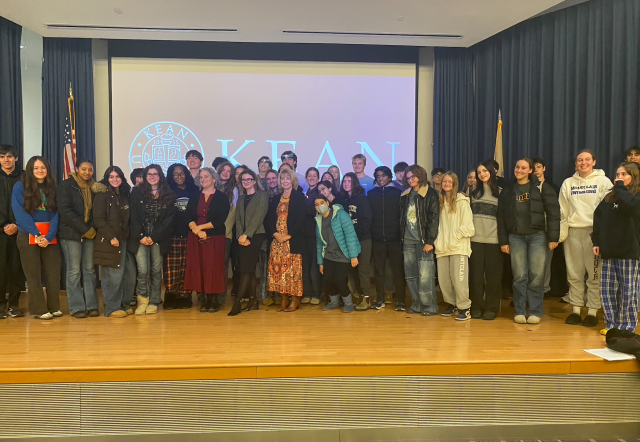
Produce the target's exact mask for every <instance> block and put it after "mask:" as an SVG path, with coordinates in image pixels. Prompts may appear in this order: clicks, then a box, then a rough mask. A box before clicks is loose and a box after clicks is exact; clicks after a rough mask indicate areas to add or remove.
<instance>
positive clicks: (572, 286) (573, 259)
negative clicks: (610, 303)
mask: <svg viewBox="0 0 640 442" xmlns="http://www.w3.org/2000/svg"><path fill="white" fill-rule="evenodd" d="M591 232H593V227H579V228H577V227H569V235H568V236H567V239H566V241H565V243H564V256H565V261H566V263H567V281H568V282H569V302H570V303H571V305H575V306H578V307H583V306H584V305H585V298H586V305H587V307H589V308H595V309H599V308H600V307H601V306H602V302H601V300H600V268H601V260H600V257H598V256H595V255H594V254H593V242H591ZM585 291H586V294H585Z"/></svg>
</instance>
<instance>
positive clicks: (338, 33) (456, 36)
mask: <svg viewBox="0 0 640 442" xmlns="http://www.w3.org/2000/svg"><path fill="white" fill-rule="evenodd" d="M282 33H283V34H300V35H334V36H350V37H410V38H435V39H443V40H445V39H460V38H462V37H464V35H462V34H406V33H398V32H347V31H305V30H298V29H283V30H282Z"/></svg>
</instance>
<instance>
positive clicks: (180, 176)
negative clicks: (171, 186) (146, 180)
mask: <svg viewBox="0 0 640 442" xmlns="http://www.w3.org/2000/svg"><path fill="white" fill-rule="evenodd" d="M147 176H149V175H148V174H147ZM185 176H186V175H185V174H184V173H174V174H173V177H174V178H184V177H185Z"/></svg>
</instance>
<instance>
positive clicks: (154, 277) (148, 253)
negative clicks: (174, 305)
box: [136, 243, 162, 305]
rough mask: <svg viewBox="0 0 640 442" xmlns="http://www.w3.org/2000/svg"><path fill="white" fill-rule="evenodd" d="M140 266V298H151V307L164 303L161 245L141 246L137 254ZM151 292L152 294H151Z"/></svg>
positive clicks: (137, 262)
mask: <svg viewBox="0 0 640 442" xmlns="http://www.w3.org/2000/svg"><path fill="white" fill-rule="evenodd" d="M136 264H137V265H138V286H137V288H136V291H137V293H138V296H142V297H143V298H149V304H150V305H160V303H161V302H162V253H160V244H157V243H156V244H154V245H152V246H145V245H143V244H140V247H138V253H136ZM149 292H151V293H149Z"/></svg>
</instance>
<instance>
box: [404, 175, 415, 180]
mask: <svg viewBox="0 0 640 442" xmlns="http://www.w3.org/2000/svg"><path fill="white" fill-rule="evenodd" d="M406 178H407V181H411V180H413V179H414V178H415V179H418V177H417V176H415V175H407V177H406Z"/></svg>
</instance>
